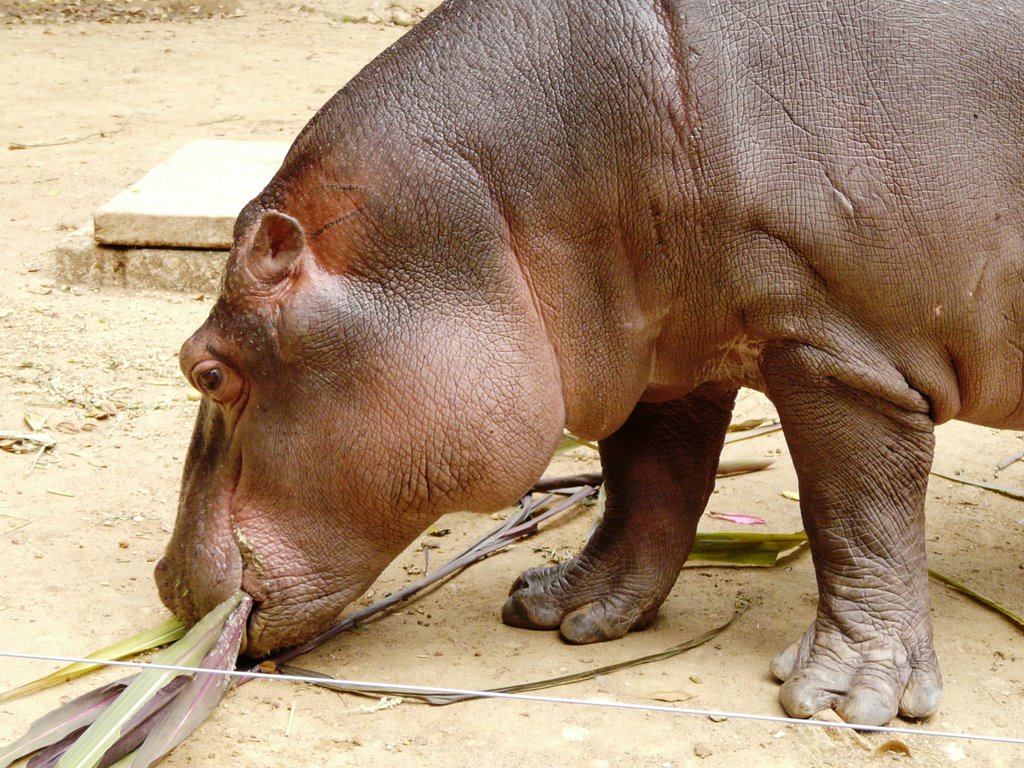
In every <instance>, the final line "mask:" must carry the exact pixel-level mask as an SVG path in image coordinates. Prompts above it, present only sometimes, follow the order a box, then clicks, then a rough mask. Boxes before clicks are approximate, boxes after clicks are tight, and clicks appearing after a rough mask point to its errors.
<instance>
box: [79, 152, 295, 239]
mask: <svg viewBox="0 0 1024 768" xmlns="http://www.w3.org/2000/svg"><path fill="white" fill-rule="evenodd" d="M288 146H289V145H288V143H286V142H280V141H227V140H216V139H202V140H199V141H193V142H190V143H188V144H186V145H185V146H183V147H182V148H181V149H179V150H178V151H177V152H175V153H174V154H173V155H171V157H170V158H168V159H167V160H165V161H164V162H163V163H161V164H160V165H158V166H156V167H155V168H153V170H151V171H150V172H149V173H147V174H146V175H145V176H143V177H142V179H140V180H139V181H137V182H136V183H134V184H132V185H131V186H130V187H128V188H127V189H125V190H124V191H122V192H120V193H118V194H117V195H116V196H115V197H113V198H112V199H110V200H109V201H107V202H106V203H104V204H103V205H101V206H100V207H99V208H97V209H96V212H95V213H94V214H93V223H94V227H95V237H96V241H97V242H99V243H102V244H104V245H134V246H170V247H174V248H230V247H231V231H232V228H233V227H234V224H235V217H236V216H237V215H238V212H239V211H240V210H241V209H242V206H244V205H245V204H246V203H247V202H249V201H250V200H251V199H252V198H253V197H255V196H256V195H257V194H258V193H259V192H260V190H261V189H263V187H264V186H266V184H267V182H268V181H270V178H271V177H272V176H273V175H274V173H275V172H276V171H277V169H278V168H279V167H280V165H281V161H282V160H283V159H284V156H285V153H286V152H287V150H288Z"/></svg>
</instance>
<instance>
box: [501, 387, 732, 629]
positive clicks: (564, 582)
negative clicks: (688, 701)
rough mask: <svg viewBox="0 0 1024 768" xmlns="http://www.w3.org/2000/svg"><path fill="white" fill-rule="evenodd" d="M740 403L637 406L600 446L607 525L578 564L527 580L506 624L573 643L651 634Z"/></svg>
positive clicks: (514, 596) (726, 391) (690, 400)
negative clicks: (547, 632) (548, 632)
mask: <svg viewBox="0 0 1024 768" xmlns="http://www.w3.org/2000/svg"><path fill="white" fill-rule="evenodd" d="M735 397H736V390H735V389H732V388H727V387H721V386H705V387H703V388H701V389H699V390H697V391H695V392H693V393H691V394H690V395H688V396H686V397H684V398H682V399H680V400H676V401H673V402H667V403H658V404H652V403H640V404H639V405H637V406H636V408H635V410H634V411H633V413H632V414H631V415H630V417H629V418H628V419H627V420H626V423H625V424H623V426H622V427H620V428H619V429H618V430H617V431H616V432H615V433H614V434H613V435H611V436H610V437H608V438H606V439H605V440H602V441H601V443H600V448H601V464H602V467H603V469H604V478H605V491H606V503H605V513H604V518H603V519H602V521H601V523H600V525H599V526H598V527H597V529H596V530H595V531H594V533H593V535H592V536H591V537H590V540H589V541H588V542H587V545H586V547H585V548H584V549H583V551H582V552H581V553H580V554H579V555H577V556H576V557H574V558H573V559H572V560H570V561H568V562H567V563H564V564H562V565H559V566H555V567H551V568H534V569H531V570H528V571H526V572H525V573H524V574H523V575H522V576H520V577H519V579H518V580H517V581H516V582H515V584H514V585H513V586H512V590H511V594H510V597H509V598H508V600H507V602H506V603H505V607H504V610H503V611H502V619H503V620H504V621H505V623H506V624H510V625H512V626H517V627H527V628H530V629H555V628H560V629H561V633H562V636H563V637H564V638H565V639H566V640H568V641H569V642H571V643H592V642H597V641H601V640H611V639H614V638H617V637H622V636H623V635H625V634H626V633H627V632H629V631H630V630H636V629H643V628H645V627H646V626H648V625H649V624H650V623H651V622H652V621H653V620H654V617H655V616H656V615H657V613H658V608H659V607H660V606H661V604H662V602H664V600H665V598H666V597H667V596H668V594H669V592H670V591H671V590H672V587H673V585H674V584H675V582H676V579H677V578H678V576H679V571H680V569H681V568H682V566H683V563H684V562H685V561H686V556H687V555H688V554H689V552H690V548H691V546H692V545H693V539H694V535H695V533H696V529H697V522H698V520H699V519H700V516H701V513H702V512H703V511H704V506H705V504H706V503H707V500H708V496H709V495H710V494H711V491H712V490H713V489H714V485H715V470H716V468H717V466H718V457H719V454H720V453H721V450H722V442H723V440H724V437H725V431H726V428H727V427H728V425H729V418H730V415H731V413H732V407H733V403H734V401H735Z"/></svg>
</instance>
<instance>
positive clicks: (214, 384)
mask: <svg viewBox="0 0 1024 768" xmlns="http://www.w3.org/2000/svg"><path fill="white" fill-rule="evenodd" d="M222 381H224V373H223V372H222V371H221V369H220V368H210V369H208V370H206V371H203V372H202V373H200V374H199V375H198V376H196V382H198V384H199V386H200V388H201V389H202V390H203V391H204V392H207V393H209V394H211V395H212V394H213V393H214V392H216V391H217V389H218V388H219V387H220V385H221V382H222Z"/></svg>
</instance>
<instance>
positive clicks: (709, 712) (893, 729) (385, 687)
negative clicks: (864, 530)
mask: <svg viewBox="0 0 1024 768" xmlns="http://www.w3.org/2000/svg"><path fill="white" fill-rule="evenodd" d="M0 658H9V659H35V660H39V661H58V662H61V663H64V664H98V665H101V666H106V667H130V668H133V669H166V670H171V671H174V672H182V673H188V674H194V673H199V674H204V675H223V676H225V677H238V678H243V677H254V678H258V679H264V680H278V681H282V680H286V681H288V682H292V683H314V684H323V683H324V682H328V683H332V682H333V683H337V684H339V685H344V686H348V687H351V688H358V689H359V690H360V691H361V692H366V693H372V692H374V691H379V692H380V693H381V695H387V694H393V693H400V692H404V693H410V694H413V693H417V694H431V693H441V694H453V695H457V696H458V695H461V696H467V695H468V696H476V697H479V698H486V699H511V700H514V701H533V702H538V703H543V704H572V705H575V706H580V707H601V708H604V709H620V710H627V711H639V712H664V713H667V714H673V715H696V716H698V717H713V718H727V719H731V720H755V721H759V722H765V723H779V724H783V725H802V726H812V727H815V726H816V727H819V728H839V729H846V730H856V731H870V732H874V733H891V734H899V735H903V736H926V737H930V738H937V739H966V740H969V741H986V742H993V743H996V744H1015V745H1024V738H1015V737H1013V736H995V735H990V734H977V733H957V732H955V731H933V730H927V729H923V728H908V727H904V726H896V725H858V724H857V723H842V722H832V721H827V720H800V719H797V718H795V717H781V716H779V715H755V714H751V713H747V712H725V711H719V710H714V709H691V708H688V707H667V706H661V705H658V704H627V703H622V702H615V701H601V700H590V699H573V698H563V697H560V696H540V695H538V694H533V693H498V692H495V691H475V690H469V689H462V688H437V687H434V686H430V687H427V686H419V685H392V684H390V683H376V682H367V681H361V680H342V679H340V678H338V679H330V680H325V678H322V677H303V676H299V675H281V674H274V673H266V672H245V671H235V670H225V669H203V668H200V667H179V666H174V665H171V664H150V663H145V662H137V661H98V660H96V659H83V658H76V657H73V656H48V655H42V654H34V653H17V652H14V651H0Z"/></svg>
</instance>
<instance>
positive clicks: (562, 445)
mask: <svg viewBox="0 0 1024 768" xmlns="http://www.w3.org/2000/svg"><path fill="white" fill-rule="evenodd" d="M573 448H590V449H591V450H592V451H596V450H597V443H594V442H591V441H590V440H584V439H583V438H580V437H576V435H573V434H571V433H569V432H563V433H562V436H561V437H560V438H559V440H558V446H557V447H556V448H555V456H561V455H562V454H563V453H568V452H569V451H571V450H572V449H573Z"/></svg>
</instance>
